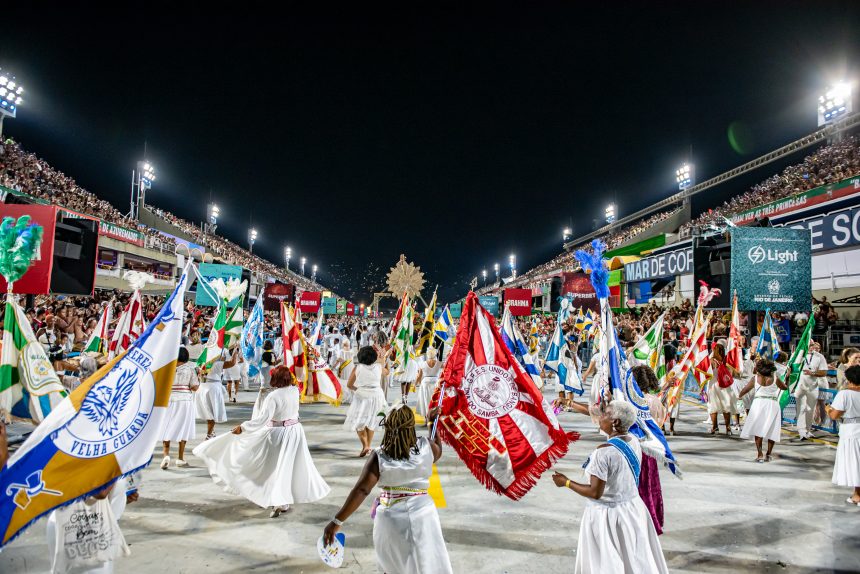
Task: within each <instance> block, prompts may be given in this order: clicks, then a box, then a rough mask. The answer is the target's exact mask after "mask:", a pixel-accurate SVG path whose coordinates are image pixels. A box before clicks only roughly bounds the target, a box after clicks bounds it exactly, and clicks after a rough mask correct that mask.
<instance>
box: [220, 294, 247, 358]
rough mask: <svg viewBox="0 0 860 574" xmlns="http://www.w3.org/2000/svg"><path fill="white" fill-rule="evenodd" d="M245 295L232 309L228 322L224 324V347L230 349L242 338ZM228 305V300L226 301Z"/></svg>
mask: <svg viewBox="0 0 860 574" xmlns="http://www.w3.org/2000/svg"><path fill="white" fill-rule="evenodd" d="M244 303H245V296H244V295H243V296H242V297H241V298H240V299H239V303H237V304H236V306H235V307H233V309H232V310H231V311H230V314H229V315H228V316H227V322H226V323H225V324H224V347H225V348H227V349H229V348H230V347H232V346H233V344H234V343H236V342H237V341H240V340H241V339H242V326H243V324H244V319H245V313H244V311H243V309H244V307H243V305H244ZM224 304H225V305H226V304H227V302H226V301H225V302H224Z"/></svg>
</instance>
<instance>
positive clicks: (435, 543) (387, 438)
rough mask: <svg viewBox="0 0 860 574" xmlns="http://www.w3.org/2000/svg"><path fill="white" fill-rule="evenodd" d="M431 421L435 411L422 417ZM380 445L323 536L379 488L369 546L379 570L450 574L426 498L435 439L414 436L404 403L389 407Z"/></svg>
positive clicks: (437, 447)
mask: <svg viewBox="0 0 860 574" xmlns="http://www.w3.org/2000/svg"><path fill="white" fill-rule="evenodd" d="M435 417H436V409H432V410H431V411H430V412H429V413H428V419H430V420H433V419H434V418H435ZM383 426H384V428H385V434H384V435H383V436H382V446H380V447H379V448H378V449H376V450H374V451H373V452H372V453H371V455H370V458H369V459H368V461H367V464H366V465H365V467H364V470H363V471H362V473H361V476H360V477H359V479H358V482H356V483H355V486H354V487H353V488H352V491H351V492H350V493H349V496H347V498H346V502H344V503H343V506H342V507H341V509H340V510H339V511H338V512H337V514H335V515H334V518H332V520H331V522H329V523H328V525H326V527H325V531H324V532H323V540H324V542H325V543H326V544H331V543H332V541H333V540H334V535H335V534H336V533H337V531H338V530H340V527H341V526H342V525H343V523H344V522H346V520H347V519H348V518H349V517H350V516H351V515H352V513H353V512H355V511H356V510H357V509H358V507H359V506H361V504H362V503H363V502H364V499H365V498H367V495H369V494H370V492H371V491H372V490H373V487H374V486H376V484H377V483H378V484H380V485H382V492H381V493H380V494H379V496H378V497H377V498H376V502H374V505H373V510H372V511H371V516H372V517H373V519H374V520H373V546H374V548H375V549H376V561H377V565H378V567H379V571H380V572H387V573H388V574H406V573H409V574H450V573H452V572H453V570H452V569H451V561H450V560H449V559H448V549H447V548H446V547H445V539H444V538H443V537H442V525H441V524H440V523H439V514H438V513H437V512H436V505H435V504H434V502H433V499H432V498H430V496H428V494H427V489H428V487H429V486H430V475H431V473H432V472H433V463H434V462H436V461H437V460H439V457H440V456H442V442H441V441H440V440H439V437H438V435H437V436H435V437H434V438H432V439H428V438H427V437H421V438H418V437H417V436H416V434H415V414H414V413H413V412H412V409H411V408H409V407H408V406H406V405H400V406H397V407H394V408H393V409H392V410H391V412H389V413H388V416H387V417H385V420H384V421H383Z"/></svg>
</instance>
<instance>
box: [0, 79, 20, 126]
mask: <svg viewBox="0 0 860 574" xmlns="http://www.w3.org/2000/svg"><path fill="white" fill-rule="evenodd" d="M23 92H24V88H23V87H22V86H21V84H19V83H18V82H16V81H15V76H13V75H12V74H7V73H6V72H4V71H3V69H2V68H0V137H3V119H4V118H5V117H6V116H9V117H10V118H12V119H15V116H16V115H17V114H18V106H20V105H21V102H23V101H24V100H23V99H21V94H22V93H23Z"/></svg>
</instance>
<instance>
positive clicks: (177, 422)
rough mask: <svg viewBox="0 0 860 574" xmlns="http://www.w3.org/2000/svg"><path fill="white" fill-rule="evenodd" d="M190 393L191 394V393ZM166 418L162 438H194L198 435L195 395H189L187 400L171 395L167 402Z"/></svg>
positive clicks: (169, 439)
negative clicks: (195, 420) (177, 398)
mask: <svg viewBox="0 0 860 574" xmlns="http://www.w3.org/2000/svg"><path fill="white" fill-rule="evenodd" d="M183 394H185V393H183ZM188 394H189V395H190V393H188ZM183 399H185V397H183ZM165 419H166V420H165V421H164V432H162V433H161V440H163V441H165V440H166V441H183V440H184V441H189V440H194V438H195V437H196V436H197V434H196V432H195V426H194V397H192V396H188V398H187V400H181V401H176V400H173V397H171V399H170V402H169V403H168V404H167V416H166V417H165Z"/></svg>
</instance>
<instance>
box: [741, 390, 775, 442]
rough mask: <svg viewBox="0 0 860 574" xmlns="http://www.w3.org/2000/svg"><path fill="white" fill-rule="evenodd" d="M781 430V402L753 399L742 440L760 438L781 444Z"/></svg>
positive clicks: (742, 432)
mask: <svg viewBox="0 0 860 574" xmlns="http://www.w3.org/2000/svg"><path fill="white" fill-rule="evenodd" d="M781 428H782V411H780V409H779V400H778V399H769V398H765V397H758V398H756V399H753V402H752V407H750V412H749V413H748V414H747V418H746V419H744V428H743V429H742V430H741V438H749V439H751V438H753V437H757V436H760V437H762V438H763V439H765V440H772V441H773V442H779V437H780V434H781V432H780V429H781Z"/></svg>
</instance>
